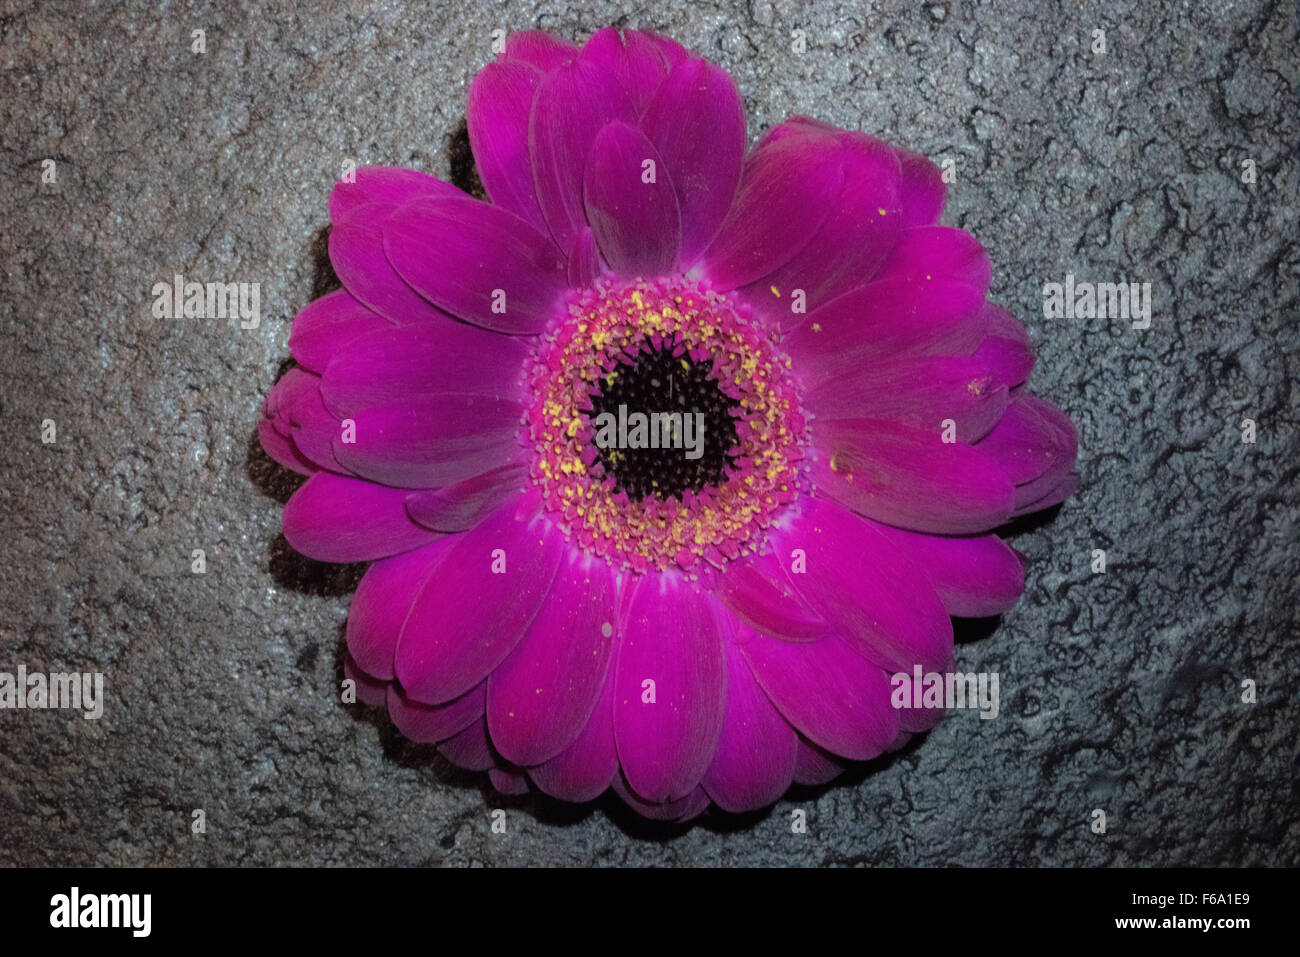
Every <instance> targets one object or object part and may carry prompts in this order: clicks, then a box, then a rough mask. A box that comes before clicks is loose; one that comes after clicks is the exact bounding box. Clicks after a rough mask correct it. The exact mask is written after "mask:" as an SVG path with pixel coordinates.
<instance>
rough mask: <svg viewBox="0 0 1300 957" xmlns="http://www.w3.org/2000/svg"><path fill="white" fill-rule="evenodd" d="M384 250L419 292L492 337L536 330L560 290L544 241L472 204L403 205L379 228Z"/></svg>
mask: <svg viewBox="0 0 1300 957" xmlns="http://www.w3.org/2000/svg"><path fill="white" fill-rule="evenodd" d="M384 248H385V249H386V250H387V253H388V258H389V260H390V261H391V262H392V264H393V268H394V269H396V270H397V272H398V273H399V274H400V275H401V277H402V278H403V279H404V280H406V281H407V282H408V283H410V284H411V286H412V287H413V288H414V289H415V290H416V291H418V292H419V293H420V295H422V296H424V297H426V298H427V299H428V300H429V301H430V302H433V303H436V304H437V305H439V306H441V307H442V308H443V309H446V310H447V311H448V312H450V313H451V314H452V315H455V316H459V317H460V318H461V319H464V320H465V321H466V322H472V323H473V324H474V325H476V326H481V327H482V328H484V329H493V330H495V331H497V332H504V333H508V334H511V335H519V334H525V335H532V334H535V333H538V332H541V331H542V330H543V329H544V328H545V327H546V325H547V323H549V322H550V320H551V319H552V318H553V316H554V315H555V314H556V311H557V309H558V308H559V306H560V303H561V300H562V299H563V296H564V293H565V291H566V290H567V285H566V283H565V275H564V262H563V260H562V259H561V258H560V255H559V251H558V250H557V249H556V248H555V245H554V244H553V243H552V242H551V241H550V240H549V239H548V238H547V237H546V236H544V235H542V234H541V233H540V232H538V231H537V230H536V229H534V228H533V227H532V226H530V225H528V223H526V222H525V221H524V220H522V219H520V218H519V217H518V216H516V215H515V214H514V213H511V212H507V211H506V210H504V209H501V208H500V207H498V206H493V205H492V204H491V203H482V202H479V201H478V200H475V199H424V200H417V201H415V202H413V203H408V204H407V205H405V206H403V207H401V208H400V209H398V210H397V212H395V213H393V215H392V216H391V217H390V218H389V220H388V222H387V225H386V226H385V227H384Z"/></svg>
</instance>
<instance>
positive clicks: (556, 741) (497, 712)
mask: <svg viewBox="0 0 1300 957" xmlns="http://www.w3.org/2000/svg"><path fill="white" fill-rule="evenodd" d="M617 599H618V595H617V583H616V581H615V578H614V575H613V573H612V571H611V569H610V567H609V566H608V565H607V564H606V563H604V562H603V561H600V560H599V559H593V558H592V557H591V556H590V555H588V554H586V553H585V552H581V551H578V550H576V549H574V550H572V551H571V552H570V554H569V555H568V556H567V557H566V558H565V559H564V560H563V561H562V562H561V563H560V570H559V572H558V573H557V574H556V576H555V582H554V584H553V585H552V586H551V593H550V595H549V596H548V597H547V599H546V602H545V604H543V605H542V608H541V611H539V612H538V613H537V617H536V618H535V619H533V623H532V625H530V626H529V629H528V632H527V634H525V635H524V638H523V640H522V641H520V643H519V645H518V646H517V647H516V648H515V650H514V651H512V652H511V653H510V655H509V657H507V658H506V660H505V661H503V662H502V663H501V666H500V667H499V668H497V669H496V671H494V672H493V673H492V677H491V678H490V679H489V681H488V712H487V717H488V728H489V730H490V731H491V733H492V743H493V744H494V745H495V746H496V749H497V751H498V752H500V754H501V756H502V757H504V758H506V760H508V761H511V762H513V763H515V764H520V765H532V764H541V763H542V762H543V761H547V760H549V759H550V758H553V757H555V756H556V755H558V754H559V753H560V752H561V751H563V750H564V749H565V748H566V747H568V746H569V745H570V744H572V743H573V742H574V740H575V739H576V738H577V737H578V735H579V734H580V733H581V732H582V729H583V728H585V727H586V726H587V722H588V721H589V720H590V719H591V714H592V711H593V710H594V709H595V707H596V700H597V698H599V696H600V692H601V689H602V688H603V687H604V684H605V675H606V673H607V672H608V671H609V659H610V650H611V648H612V647H613V644H614V639H613V635H614V627H615V625H616V624H617V620H618V608H617Z"/></svg>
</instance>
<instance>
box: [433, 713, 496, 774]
mask: <svg viewBox="0 0 1300 957" xmlns="http://www.w3.org/2000/svg"><path fill="white" fill-rule="evenodd" d="M438 753H439V754H441V755H442V756H443V757H444V758H446V759H447V760H448V761H450V762H451V763H452V764H454V765H456V766H457V767H458V768H464V769H465V770H467V771H487V770H488V769H489V768H492V767H493V766H495V765H496V763H497V759H496V755H495V754H493V753H492V742H491V741H490V740H489V739H488V731H487V721H486V720H485V719H483V718H479V719H478V720H477V721H474V722H471V723H470V725H469V726H468V727H467V728H465V730H463V731H458V732H456V734H454V735H452V736H451V737H450V738H448V739H447V740H446V741H444V742H442V744H440V745H438Z"/></svg>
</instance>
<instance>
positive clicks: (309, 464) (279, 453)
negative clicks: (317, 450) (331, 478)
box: [257, 419, 320, 475]
mask: <svg viewBox="0 0 1300 957" xmlns="http://www.w3.org/2000/svg"><path fill="white" fill-rule="evenodd" d="M257 439H258V441H259V442H260V443H261V445H262V449H263V450H264V451H265V452H266V454H267V455H269V456H270V457H271V459H272V460H274V461H275V462H278V463H279V464H280V465H283V466H284V467H285V468H287V469H290V470H291V471H294V472H297V473H298V474H299V475H311V474H313V473H315V472H317V471H319V470H320V466H318V465H317V464H316V463H315V462H313V461H312V460H311V459H309V458H307V456H305V455H303V454H302V453H301V452H299V451H298V446H296V445H294V444H293V440H292V439H290V438H288V437H287V436H285V435H283V434H282V433H281V432H279V431H278V430H277V429H276V428H275V424H274V423H273V422H272V421H271V420H270V419H262V420H261V421H260V422H258V423H257Z"/></svg>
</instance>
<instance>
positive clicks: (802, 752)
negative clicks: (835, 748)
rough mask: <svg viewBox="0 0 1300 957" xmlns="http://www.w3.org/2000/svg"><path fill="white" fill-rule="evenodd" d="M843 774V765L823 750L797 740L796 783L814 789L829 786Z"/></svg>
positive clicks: (810, 743)
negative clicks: (824, 785)
mask: <svg viewBox="0 0 1300 957" xmlns="http://www.w3.org/2000/svg"><path fill="white" fill-rule="evenodd" d="M843 773H844V765H843V764H842V763H840V762H839V761H836V760H835V758H834V756H832V755H831V754H830V752H828V751H827V750H826V749H825V748H819V747H817V745H815V744H813V743H812V742H811V741H805V740H803V739H802V738H800V739H799V751H798V754H797V755H796V757H795V764H794V779H795V781H796V782H798V783H799V784H805V785H812V786H814V787H816V786H819V785H822V784H829V783H830V782H831V781H834V780H835V779H836V778H837V777H839V776H840V775H841V774H843Z"/></svg>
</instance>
